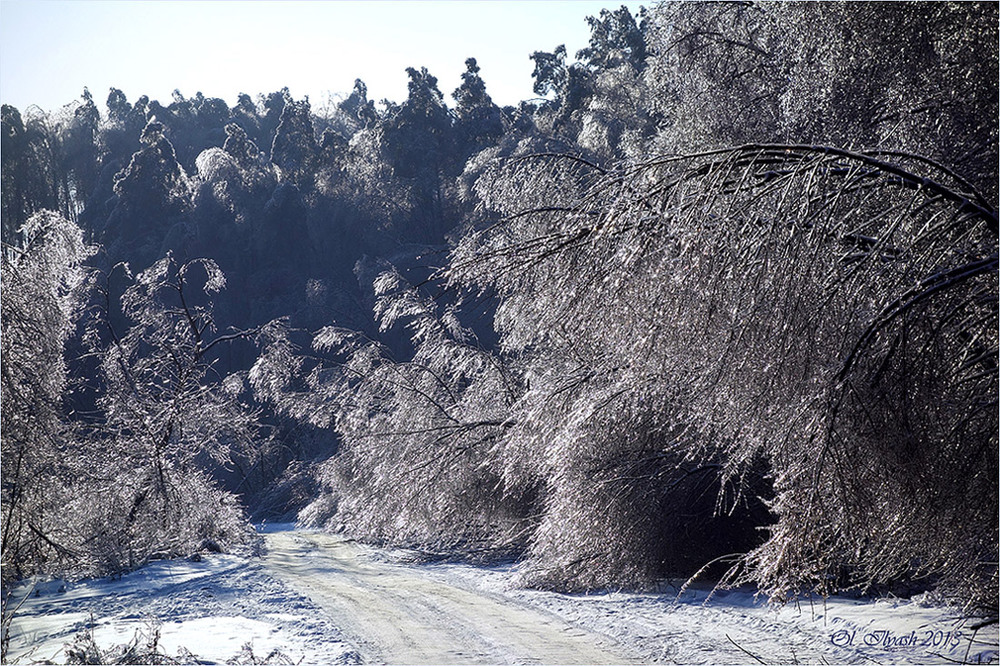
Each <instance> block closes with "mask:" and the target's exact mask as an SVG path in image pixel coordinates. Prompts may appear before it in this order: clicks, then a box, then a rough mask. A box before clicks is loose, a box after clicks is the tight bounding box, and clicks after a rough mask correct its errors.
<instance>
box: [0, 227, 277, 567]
mask: <svg viewBox="0 0 1000 666" xmlns="http://www.w3.org/2000/svg"><path fill="white" fill-rule="evenodd" d="M22 233H23V235H24V238H25V244H24V245H23V246H22V247H21V248H9V249H8V250H7V252H6V254H5V258H4V265H3V269H4V272H3V279H4V291H3V296H4V297H3V338H2V340H3V438H2V442H3V456H2V460H3V558H4V560H3V562H4V582H5V584H6V583H7V582H9V580H10V579H15V578H19V577H23V576H26V575H29V574H32V573H36V572H48V573H57V574H61V575H68V576H79V575H91V574H104V573H117V572H120V571H122V570H126V569H130V568H133V567H135V566H138V565H139V564H142V563H144V562H146V561H148V560H150V559H155V558H162V557H169V556H177V555H183V554H188V553H191V552H194V551H197V550H199V549H202V548H208V549H212V550H219V549H223V548H230V547H234V546H240V545H243V544H247V543H249V542H250V541H251V535H250V533H249V532H248V530H247V527H246V523H245V520H244V518H243V513H242V509H241V508H240V506H239V505H238V502H237V500H236V498H235V497H234V496H232V495H231V494H230V493H226V492H223V491H222V490H221V489H219V488H218V486H217V484H216V483H215V482H214V481H213V480H212V479H211V477H210V476H209V474H208V472H209V471H211V470H212V469H213V468H215V467H218V466H225V465H229V464H231V463H232V461H233V460H241V461H244V462H248V463H252V462H253V460H254V457H255V456H256V451H257V449H258V446H259V441H260V439H261V438H260V437H259V435H258V432H257V428H258V426H257V423H256V414H255V413H254V412H253V411H252V410H250V409H248V408H247V407H246V406H245V405H244V404H242V402H241V396H240V393H241V391H242V388H243V380H242V379H241V378H239V377H230V378H227V379H226V380H225V381H221V382H218V383H214V382H212V383H210V382H209V381H208V379H209V376H210V375H211V373H212V372H213V370H212V362H211V360H210V359H211V358H212V356H211V355H212V353H213V350H215V351H217V349H216V347H217V346H218V345H220V344H222V343H225V342H227V341H229V340H232V339H234V338H236V337H240V336H242V335H244V334H243V333H229V334H221V335H220V334H217V332H216V331H215V330H214V327H213V321H212V315H211V304H210V303H209V302H208V301H207V300H206V296H207V295H208V294H211V293H214V292H217V291H218V290H219V289H221V288H222V287H223V286H224V284H225V278H224V277H223V275H222V273H221V271H219V269H218V267H217V266H216V265H215V264H214V262H211V261H208V260H203V261H195V262H189V263H187V264H184V265H182V266H179V267H178V266H177V265H176V263H175V262H174V261H173V260H172V259H171V258H170V257H167V258H166V259H164V260H162V261H160V262H158V263H157V264H155V265H154V266H153V267H152V268H150V269H149V270H148V271H145V272H143V273H141V274H140V275H139V276H137V277H136V279H135V281H134V284H132V285H131V286H130V287H129V288H128V289H127V290H126V292H125V294H124V296H123V297H122V299H121V302H122V303H121V305H122V312H121V314H122V315H123V316H124V318H125V320H126V321H127V322H128V323H129V325H128V327H127V328H126V329H125V330H121V331H119V330H116V328H115V326H113V325H112V324H111V321H112V319H116V318H117V317H116V316H115V315H114V314H113V313H112V312H111V307H110V305H111V303H110V298H109V297H110V291H109V290H108V289H107V284H108V283H107V281H101V280H99V279H95V280H93V281H86V282H85V281H84V272H83V269H82V268H81V266H80V262H81V261H82V260H83V259H84V258H85V257H86V256H87V255H88V254H89V253H90V249H89V248H87V247H86V246H84V244H83V243H82V240H81V239H82V235H81V232H80V230H79V228H78V227H76V226H75V225H73V224H72V223H70V222H67V221H66V220H64V219H62V218H60V217H59V216H57V215H55V214H52V213H41V214H38V215H36V216H34V217H33V218H31V220H30V221H29V224H27V225H25V227H24V229H23V230H22ZM87 286H89V287H94V286H97V287H98V288H97V289H96V290H95V291H96V293H97V294H99V295H102V296H104V297H105V299H107V300H106V301H105V303H104V304H98V305H97V306H95V307H93V308H91V309H90V310H89V312H88V314H87V316H86V318H85V322H86V328H87V334H86V336H85V341H86V344H87V345H89V347H90V353H89V354H87V355H86V356H84V358H88V357H91V358H95V359H97V360H98V361H99V383H98V382H95V383H94V384H91V385H89V386H88V385H82V384H78V383H74V384H69V383H67V369H66V368H67V364H66V361H65V360H64V347H65V345H66V341H67V339H68V338H69V336H70V335H71V334H72V333H73V332H74V326H75V322H76V318H77V316H78V314H79V312H80V311H81V309H82V306H83V304H85V303H86V300H87V298H88V294H87V291H86V290H85V287H87ZM91 293H94V291H92V292H91ZM75 345H77V346H75V347H74V349H75V350H76V352H77V353H78V354H79V353H80V348H79V346H78V345H79V341H76V342H75ZM84 363H85V361H84V359H83V358H77V359H75V361H74V367H77V368H79V367H84V368H85V367H87V366H86V365H84ZM71 389H81V390H80V391H78V392H76V394H74V393H73V391H71ZM87 396H96V401H95V402H94V404H92V408H91V409H87V410H86V411H84V412H83V413H80V414H75V415H74V416H75V418H72V419H70V418H69V417H68V416H67V413H68V409H67V404H72V405H77V406H80V405H88V404H90V403H88V402H87V401H88V400H94V398H93V397H90V398H88V397H87ZM93 408H96V409H93Z"/></svg>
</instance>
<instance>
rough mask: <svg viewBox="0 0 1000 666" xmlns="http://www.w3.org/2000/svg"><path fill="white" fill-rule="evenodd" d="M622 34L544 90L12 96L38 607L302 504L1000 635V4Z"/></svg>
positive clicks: (581, 560)
mask: <svg viewBox="0 0 1000 666" xmlns="http://www.w3.org/2000/svg"><path fill="white" fill-rule="evenodd" d="M587 21H588V24H589V26H590V28H591V39H590V45H589V46H588V47H587V48H585V49H583V50H581V51H580V52H579V53H576V54H569V53H567V52H566V49H565V47H563V46H557V47H555V48H554V49H553V50H552V51H537V52H535V53H533V54H530V58H531V59H532V61H533V62H534V66H535V69H534V75H533V76H534V89H535V92H536V93H537V94H538V95H539V96H540V97H539V98H538V99H536V100H533V101H526V102H522V103H520V104H519V105H518V106H505V107H500V106H498V105H497V104H495V103H494V102H493V100H492V99H491V97H490V95H489V87H488V82H487V81H484V80H483V78H482V76H481V75H480V71H479V67H478V66H477V63H476V60H475V59H474V58H471V57H470V58H469V59H468V60H466V61H465V63H464V68H465V72H464V74H463V75H462V84H461V86H460V87H459V88H458V89H457V90H455V91H453V92H449V91H441V90H440V89H439V87H438V82H437V79H436V78H435V77H434V75H433V74H432V73H430V72H428V71H427V70H426V69H425V68H420V67H413V68H410V69H408V70H407V74H408V76H409V87H408V96H407V98H406V99H405V100H403V101H402V102H399V103H396V102H392V101H388V100H384V101H382V102H378V103H376V102H375V101H373V100H370V99H368V94H367V89H366V86H365V84H364V83H363V82H362V81H361V80H358V81H357V82H356V83H355V85H354V89H353V90H352V91H350V92H349V93H345V94H344V95H343V96H341V98H340V101H339V103H338V104H336V105H335V106H331V107H330V108H329V109H327V110H326V111H325V112H323V113H317V111H316V110H315V109H313V108H312V107H311V105H310V102H309V100H308V99H300V100H296V99H293V98H292V96H291V95H290V94H289V92H288V90H287V89H285V90H280V91H277V92H271V93H269V94H262V95H257V96H256V97H252V96H251V95H250V94H243V95H240V97H239V100H238V102H237V103H236V104H235V106H231V107H230V106H229V105H228V104H227V103H226V102H225V101H223V100H222V99H218V98H213V97H206V96H205V95H203V94H202V93H200V92H199V93H197V94H196V95H195V96H194V97H185V96H184V95H183V94H182V93H181V92H179V91H175V93H174V95H173V99H171V100H164V101H163V102H161V101H157V100H151V99H149V98H148V97H145V96H143V97H140V98H139V99H137V100H134V101H132V102H130V101H129V100H128V99H127V98H126V96H125V95H124V94H123V93H122V92H121V91H119V90H116V89H112V90H111V91H110V92H109V94H108V95H107V97H106V100H105V98H104V93H103V92H102V93H100V94H98V93H97V92H96V91H95V92H94V93H92V92H90V91H87V90H84V92H83V95H82V96H81V98H80V99H78V100H76V101H75V102H73V103H71V104H69V105H67V106H65V107H63V108H62V109H60V110H57V111H53V112H44V111H42V110H40V109H38V108H37V107H31V108H28V109H23V110H18V109H16V108H13V107H11V106H8V105H4V106H3V108H2V125H3V127H2V129H3V134H2V161H3V163H2V211H0V215H2V242H3V257H2V279H3V286H2V337H0V339H2V350H0V354H2V365H0V368H2V402H0V404H2V414H0V423H2V436H0V441H2V455H0V461H2V561H3V567H2V571H3V585H4V588H5V590H6V589H7V588H8V586H9V584H10V583H11V582H13V581H16V580H18V579H21V578H23V577H25V576H29V575H32V574H35V573H51V574H59V575H64V576H88V575H100V574H114V573H119V572H122V571H126V570H129V569H133V568H135V567H137V566H140V565H141V564H143V563H145V562H148V561H150V560H152V559H158V558H166V557H179V556H186V555H189V554H191V553H193V552H197V551H199V550H205V549H208V550H216V551H218V550H227V551H236V550H241V549H246V550H253V549H254V548H255V547H256V544H257V541H256V537H255V535H254V531H253V528H252V527H250V522H249V521H250V520H261V519H268V520H292V519H297V520H299V521H300V522H301V523H303V524H306V525H310V526H316V527H321V528H325V529H329V530H340V531H345V532H348V533H351V534H353V535H355V536H357V537H359V538H361V539H364V540H366V541H370V542H373V543H378V544H390V545H405V546H408V547H412V548H416V549H419V550H421V551H423V552H425V553H427V554H428V557H461V558H470V559H474V560H482V561H488V560H494V559H496V558H516V560H517V561H518V562H519V565H518V566H519V571H520V572H521V573H520V576H521V580H522V582H523V583H524V584H525V585H530V586H539V587H545V588H551V589H558V590H595V589H608V588H629V589H643V588H646V587H649V586H651V585H654V584H655V583H656V582H657V581H660V580H663V579H664V578H667V577H681V578H684V579H687V578H690V577H692V576H696V575H697V576H703V577H706V578H707V579H710V580H713V581H718V582H721V583H722V584H744V583H750V584H754V585H756V586H758V587H759V588H760V589H761V590H762V591H763V592H764V593H766V594H767V595H769V596H771V597H772V598H773V599H775V600H786V599H791V598H793V597H795V596H797V595H800V594H811V593H814V594H822V595H827V594H832V593H836V592H848V591H856V592H861V593H885V592H891V593H893V594H897V595H910V594H915V593H917V592H923V591H933V592H934V593H935V594H936V595H937V598H938V599H940V600H942V601H945V602H948V603H955V604H960V605H961V606H963V607H964V608H965V609H966V611H968V612H970V613H982V614H986V615H989V616H992V617H995V616H996V614H997V605H998V599H997V585H998V573H997V571H998V569H997V551H998V524H1000V523H998V513H997V512H998V506H1000V498H998V494H997V481H998V468H1000V461H998V431H1000V423H998V390H1000V389H998V384H997V379H998V370H997V368H998V322H997V314H998V293H997V290H998V279H997V266H998V258H997V247H998V227H997V211H996V202H997V195H998V191H997V190H998V183H1000V180H998V179H1000V170H998V90H997V85H998V81H1000V71H998V52H997V51H998V9H997V5H996V4H995V3H986V2H970V3H927V2H915V3H910V2H895V3H868V2H855V3H798V2H789V3H767V4H760V5H756V4H752V3H674V2H665V3H662V4H658V5H656V6H655V7H653V8H652V9H650V10H644V11H642V12H640V14H639V15H638V16H633V15H632V14H631V13H630V12H629V11H628V10H627V9H626V8H624V7H622V8H621V9H618V10H604V11H602V12H601V13H600V15H598V16H594V17H590V18H588V19H587ZM540 46H542V47H544V46H545V45H540ZM527 55H528V54H524V56H527ZM574 56H575V57H574ZM414 57H415V60H417V61H419V55H415V56H414ZM518 57H522V56H518ZM461 66H462V65H461V63H456V68H460V67H461ZM4 597H5V598H4V604H5V606H6V594H5V595H4Z"/></svg>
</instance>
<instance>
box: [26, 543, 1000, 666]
mask: <svg viewBox="0 0 1000 666" xmlns="http://www.w3.org/2000/svg"><path fill="white" fill-rule="evenodd" d="M269 532H271V533H270V534H268V535H266V538H267V539H268V543H269V545H270V547H271V552H270V554H269V555H268V557H267V558H265V559H264V560H246V559H241V558H238V557H234V556H228V555H211V556H206V557H205V559H204V560H203V561H201V562H191V561H173V562H156V563H153V564H150V565H148V566H146V567H144V568H143V569H141V570H139V571H136V572H134V573H132V574H129V575H126V576H123V577H122V578H120V579H118V580H94V581H83V582H79V583H74V584H63V583H61V582H59V581H49V582H45V583H40V584H36V585H35V587H34V589H33V590H32V588H30V587H28V586H27V585H25V586H23V587H22V588H21V589H20V593H21V594H22V595H24V594H27V595H28V597H27V599H26V601H25V603H24V605H23V606H22V607H21V609H20V611H19V614H18V616H17V617H16V618H15V620H14V622H13V624H12V627H11V644H10V652H9V654H8V657H9V661H10V662H11V663H31V662H40V661H54V662H62V661H64V660H65V653H64V651H63V646H64V644H65V643H67V642H69V641H71V640H72V639H73V636H74V635H75V634H76V633H77V632H79V631H82V630H85V629H88V628H92V630H93V634H94V638H95V641H96V642H97V644H98V645H100V646H102V647H106V646H109V645H112V644H121V643H126V642H128V641H129V640H130V639H131V638H132V637H133V636H134V635H135V633H136V631H144V632H148V631H149V628H150V627H151V626H152V625H153V624H158V626H159V632H160V646H161V648H162V649H163V650H164V651H165V652H167V653H168V654H169V655H171V656H176V655H177V654H178V651H179V650H180V648H182V647H183V648H186V649H187V650H189V651H190V652H191V653H193V654H194V655H196V656H197V657H198V658H199V661H200V662H201V663H226V662H227V661H230V660H232V659H234V658H235V657H236V656H237V655H238V654H239V653H240V651H241V648H242V646H243V645H244V644H246V643H250V644H251V645H252V648H253V652H254V654H255V655H257V657H258V658H263V657H266V656H267V654H268V653H269V652H270V651H271V650H272V649H275V648H278V649H280V650H281V651H282V652H283V653H284V654H285V655H287V656H288V657H289V658H290V659H291V660H292V662H295V663H302V664H333V663H341V664H344V663H359V662H369V663H377V662H393V663H418V662H425V663H426V662H431V663H449V662H450V663H554V662H559V663H629V662H641V663H653V662H659V663H711V664H724V663H755V662H756V661H759V662H761V663H829V664H840V663H844V664H846V663H851V664H854V663H858V664H861V663H879V664H897V663H904V664H905V663H910V664H925V663H939V664H947V663H955V662H971V663H997V660H998V651H997V627H996V625H992V626H990V627H987V628H984V629H981V630H979V631H978V633H976V634H975V635H973V633H974V632H973V631H972V629H970V626H969V623H968V622H962V621H960V620H958V619H956V618H955V617H954V616H953V615H951V614H950V613H949V612H948V611H947V610H946V609H940V608H933V607H923V606H921V605H920V604H918V603H914V602H908V601H899V600H882V601H878V602H857V601H851V600H846V599H831V600H828V601H827V602H826V603H823V602H822V601H817V602H814V603H810V602H808V601H803V602H799V603H798V604H792V605H788V606H785V607H783V608H772V607H769V606H767V605H766V604H765V603H764V602H762V601H760V600H755V599H754V596H753V594H752V593H751V592H750V591H743V590H737V591H730V592H725V593H720V594H717V595H716V596H714V597H713V598H712V599H711V600H710V601H708V602H707V603H705V598H706V596H707V590H706V589H704V588H698V589H693V590H689V591H687V592H685V594H684V595H683V597H681V598H680V599H678V598H677V591H676V590H665V591H664V592H663V593H659V594H626V593H617V592H614V593H607V594H600V595H560V594H554V593H551V592H541V591H534V590H523V589H517V588H516V587H513V586H512V584H511V581H512V579H513V578H514V575H515V571H514V570H513V568H512V567H509V566H508V567H492V568H483V567H474V566H469V565H462V564H450V563H448V564H415V563H413V561H412V559H413V558H412V557H410V555H411V554H408V553H406V552H404V551H379V550H376V549H373V548H368V547H365V546H362V545H361V544H357V543H354V542H351V541H349V540H346V539H343V538H341V537H335V536H331V535H321V534H315V533H308V532H288V531H285V530H279V531H272V530H269ZM35 591H37V593H38V594H37V595H36V594H35ZM29 592H30V593H29Z"/></svg>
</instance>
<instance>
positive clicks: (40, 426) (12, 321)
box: [0, 212, 92, 582]
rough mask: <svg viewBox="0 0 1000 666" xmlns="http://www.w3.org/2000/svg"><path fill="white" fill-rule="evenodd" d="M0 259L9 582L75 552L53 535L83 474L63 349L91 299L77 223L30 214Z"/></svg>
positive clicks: (2, 457)
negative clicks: (73, 449) (73, 456)
mask: <svg viewBox="0 0 1000 666" xmlns="http://www.w3.org/2000/svg"><path fill="white" fill-rule="evenodd" d="M19 235H20V237H21V238H22V239H23V240H22V243H21V244H20V245H19V246H17V247H5V248H4V252H3V258H2V264H0V265H2V269H3V297H2V299H0V304H2V317H0V320H2V325H3V335H2V337H0V344H2V352H0V355H2V378H3V383H2V387H3V399H2V401H0V409H2V417H0V420H2V422H3V431H2V436H0V442H2V445H3V452H2V455H0V461H2V469H3V485H2V489H3V491H2V493H3V494H2V511H3V527H2V531H3V546H2V553H3V579H4V582H7V581H8V580H10V579H12V578H16V577H19V576H22V575H25V574H26V573H29V572H30V571H32V570H34V569H35V568H37V567H39V566H41V565H42V564H44V563H45V562H47V561H49V560H54V559H55V560H57V559H59V558H60V557H61V556H64V555H66V554H67V553H68V551H67V547H66V545H65V544H63V543H61V539H59V538H58V537H55V536H54V534H53V533H54V531H55V526H56V525H58V524H59V521H60V516H59V514H60V511H61V509H62V502H63V501H64V494H63V493H62V492H61V491H62V490H63V489H64V488H63V487H62V484H63V483H64V482H67V481H69V480H70V479H72V477H73V475H74V474H75V473H76V472H77V471H78V470H76V469H75V468H74V465H73V463H72V461H71V460H67V458H66V456H65V451H66V447H67V444H68V443H70V442H71V441H72V438H73V428H72V426H71V424H70V423H69V422H68V421H67V419H66V418H65V412H64V409H63V398H64V394H65V392H66V390H67V379H68V378H67V368H66V362H65V360H64V357H63V348H64V346H65V344H66V341H67V339H68V338H69V336H70V335H71V333H72V332H73V327H74V325H75V322H76V319H77V317H78V316H79V314H80V310H81V308H82V304H83V302H84V300H85V290H84V287H85V273H84V270H83V268H82V266H81V264H82V262H83V261H84V260H85V259H86V258H87V256H89V255H90V253H91V252H92V248H89V247H87V246H86V245H85V244H84V242H83V234H82V232H81V231H80V228H79V227H77V226H76V225H74V224H73V223H71V222H69V221H67V220H65V219H64V218H62V217H60V216H59V215H57V214H55V213H52V212H41V213H36V214H35V215H33V216H32V217H31V218H29V220H28V221H27V223H26V224H25V225H24V226H23V227H22V228H21V229H20V230H19Z"/></svg>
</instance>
